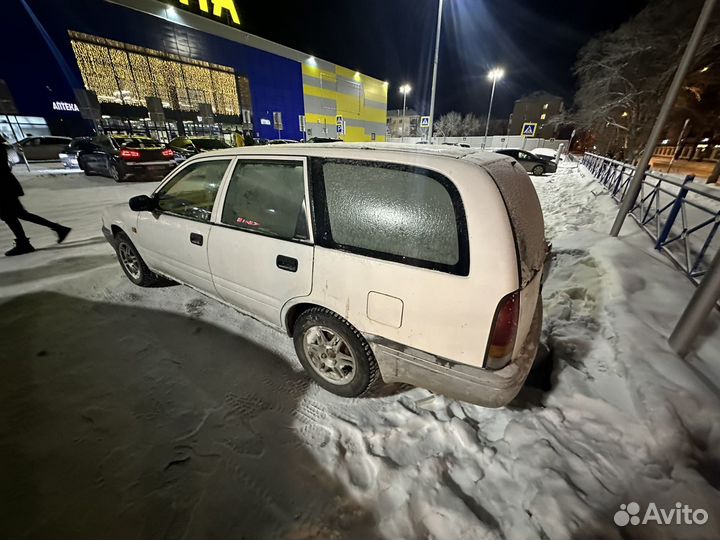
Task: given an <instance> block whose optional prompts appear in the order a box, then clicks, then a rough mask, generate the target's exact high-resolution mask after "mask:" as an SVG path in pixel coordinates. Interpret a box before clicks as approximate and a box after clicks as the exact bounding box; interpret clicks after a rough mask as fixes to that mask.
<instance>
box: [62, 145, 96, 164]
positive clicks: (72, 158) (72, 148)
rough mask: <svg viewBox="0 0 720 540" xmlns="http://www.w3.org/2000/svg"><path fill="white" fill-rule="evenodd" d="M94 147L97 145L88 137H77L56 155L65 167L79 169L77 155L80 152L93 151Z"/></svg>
mask: <svg viewBox="0 0 720 540" xmlns="http://www.w3.org/2000/svg"><path fill="white" fill-rule="evenodd" d="M96 149H97V146H96V145H95V144H93V142H92V139H91V138H90V137H78V138H76V139H73V140H72V141H71V142H70V144H69V145H67V146H66V147H65V148H63V150H62V152H60V153H59V154H58V157H59V158H60V161H61V162H62V164H63V167H65V168H66V169H79V168H80V165H79V164H78V156H79V155H80V153H81V152H93V151H94V150H96Z"/></svg>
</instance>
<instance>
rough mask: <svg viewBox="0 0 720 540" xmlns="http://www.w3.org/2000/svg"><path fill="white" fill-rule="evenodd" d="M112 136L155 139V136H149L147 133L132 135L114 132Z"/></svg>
mask: <svg viewBox="0 0 720 540" xmlns="http://www.w3.org/2000/svg"><path fill="white" fill-rule="evenodd" d="M110 137H124V138H127V139H154V138H153V137H148V136H147V135H130V134H129V133H113V134H112V135H110Z"/></svg>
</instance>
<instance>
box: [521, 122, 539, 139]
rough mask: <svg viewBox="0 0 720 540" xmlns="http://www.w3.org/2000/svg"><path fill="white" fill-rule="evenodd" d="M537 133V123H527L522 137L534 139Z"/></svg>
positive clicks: (523, 128)
mask: <svg viewBox="0 0 720 540" xmlns="http://www.w3.org/2000/svg"><path fill="white" fill-rule="evenodd" d="M535 131H537V124H536V123H535V122H525V123H524V124H523V127H522V136H523V137H534V136H535Z"/></svg>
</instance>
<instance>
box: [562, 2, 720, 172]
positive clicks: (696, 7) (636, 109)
mask: <svg viewBox="0 0 720 540" xmlns="http://www.w3.org/2000/svg"><path fill="white" fill-rule="evenodd" d="M701 5H702V0H685V1H683V2H677V1H676V0H651V2H650V3H649V4H648V5H647V6H646V7H645V8H644V9H643V10H642V11H640V12H639V13H638V14H637V15H636V16H635V17H633V18H632V19H630V20H629V21H628V22H626V23H624V24H623V25H621V26H620V27H619V28H618V29H617V30H615V31H613V32H610V33H606V34H604V35H601V36H599V37H597V38H595V39H593V40H591V41H590V42H589V43H588V44H587V45H585V47H583V49H582V50H581V51H580V53H579V55H578V61H577V63H576V64H575V69H574V72H575V75H576V77H577V79H578V82H579V87H578V91H577V93H576V95H575V103H574V110H573V113H572V115H571V119H572V121H573V122H574V123H575V124H576V125H577V126H578V127H579V128H584V129H589V130H592V132H593V133H594V134H595V136H596V139H597V140H598V144H600V147H599V148H598V150H600V151H603V152H604V151H606V149H605V148H604V147H603V146H604V145H606V146H607V148H608V150H609V149H610V148H611V147H616V148H617V147H622V148H627V151H628V157H630V158H632V159H634V158H635V157H636V156H637V155H638V154H639V153H640V152H641V151H642V146H643V144H644V142H645V140H646V139H647V136H648V134H649V132H650V129H651V128H652V123H653V119H654V118H655V116H656V115H657V113H658V111H659V109H660V105H661V103H662V99H663V96H664V94H665V92H666V90H667V88H668V86H669V85H670V82H671V80H672V77H673V75H674V73H675V69H676V67H677V65H678V61H679V58H680V56H681V55H682V53H683V50H684V46H685V44H686V43H687V40H688V37H689V36H690V33H691V32H692V29H693V26H694V23H695V20H696V18H697V15H698V13H699V11H700V8H701ZM719 50H720V14H718V13H717V10H716V13H715V14H714V16H713V21H712V22H711V23H710V24H709V25H708V30H707V32H706V34H705V36H704V37H703V41H702V43H701V45H700V47H699V48H698V52H697V54H696V58H695V59H696V62H697V64H698V66H700V65H701V64H702V63H705V62H707V61H708V59H709V58H712V57H713V56H715V57H716V56H717V53H718V51H719ZM685 91H686V92H692V91H693V90H692V89H691V87H689V86H686V89H685Z"/></svg>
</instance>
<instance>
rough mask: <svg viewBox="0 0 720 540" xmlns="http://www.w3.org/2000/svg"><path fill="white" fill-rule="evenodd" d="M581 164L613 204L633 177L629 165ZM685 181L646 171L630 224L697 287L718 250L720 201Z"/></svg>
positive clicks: (588, 157)
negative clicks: (635, 224) (649, 238)
mask: <svg viewBox="0 0 720 540" xmlns="http://www.w3.org/2000/svg"><path fill="white" fill-rule="evenodd" d="M581 163H582V164H583V165H584V166H585V167H586V168H587V169H588V171H590V173H591V174H592V175H593V177H594V178H595V179H596V180H597V181H598V182H600V183H601V184H602V185H603V186H604V187H605V188H606V189H607V190H608V192H609V194H610V196H611V197H612V198H613V199H615V201H617V202H618V203H620V201H621V200H622V199H623V197H624V196H625V192H626V191H627V187H628V184H629V183H630V179H631V178H632V176H633V174H634V173H635V168H634V167H633V166H632V165H629V164H627V163H623V162H621V161H616V160H614V159H610V158H606V157H603V156H598V155H596V154H590V153H586V154H585V155H584V156H583V157H582V159H581ZM693 180H694V177H693V176H692V175H688V176H686V177H685V179H684V180H679V179H675V178H672V177H668V176H666V175H663V174H659V173H654V172H650V171H646V172H645V175H644V176H643V183H642V188H641V190H640V194H639V195H638V199H637V201H636V202H635V206H634V207H633V209H632V211H631V214H630V215H631V216H632V217H633V219H634V220H635V221H636V222H637V223H638V225H640V227H642V229H643V230H644V231H645V232H647V233H648V234H649V235H650V237H651V238H652V239H653V241H654V242H655V248H656V249H657V250H659V251H661V252H663V253H665V254H666V255H667V256H668V257H669V258H670V260H672V261H673V263H674V264H675V265H676V266H677V267H678V268H679V269H680V270H681V271H682V272H683V273H685V275H686V276H687V277H688V278H690V280H692V281H693V282H694V283H695V284H698V283H699V282H700V281H701V279H702V276H703V275H704V274H705V272H706V271H707V268H708V265H709V264H710V261H711V260H712V258H713V255H714V254H715V253H716V252H717V251H718V249H720V240H719V239H720V236H719V235H717V232H718V228H720V196H718V195H715V194H713V193H708V192H707V191H706V190H703V189H700V188H698V187H696V186H694V185H693Z"/></svg>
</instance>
